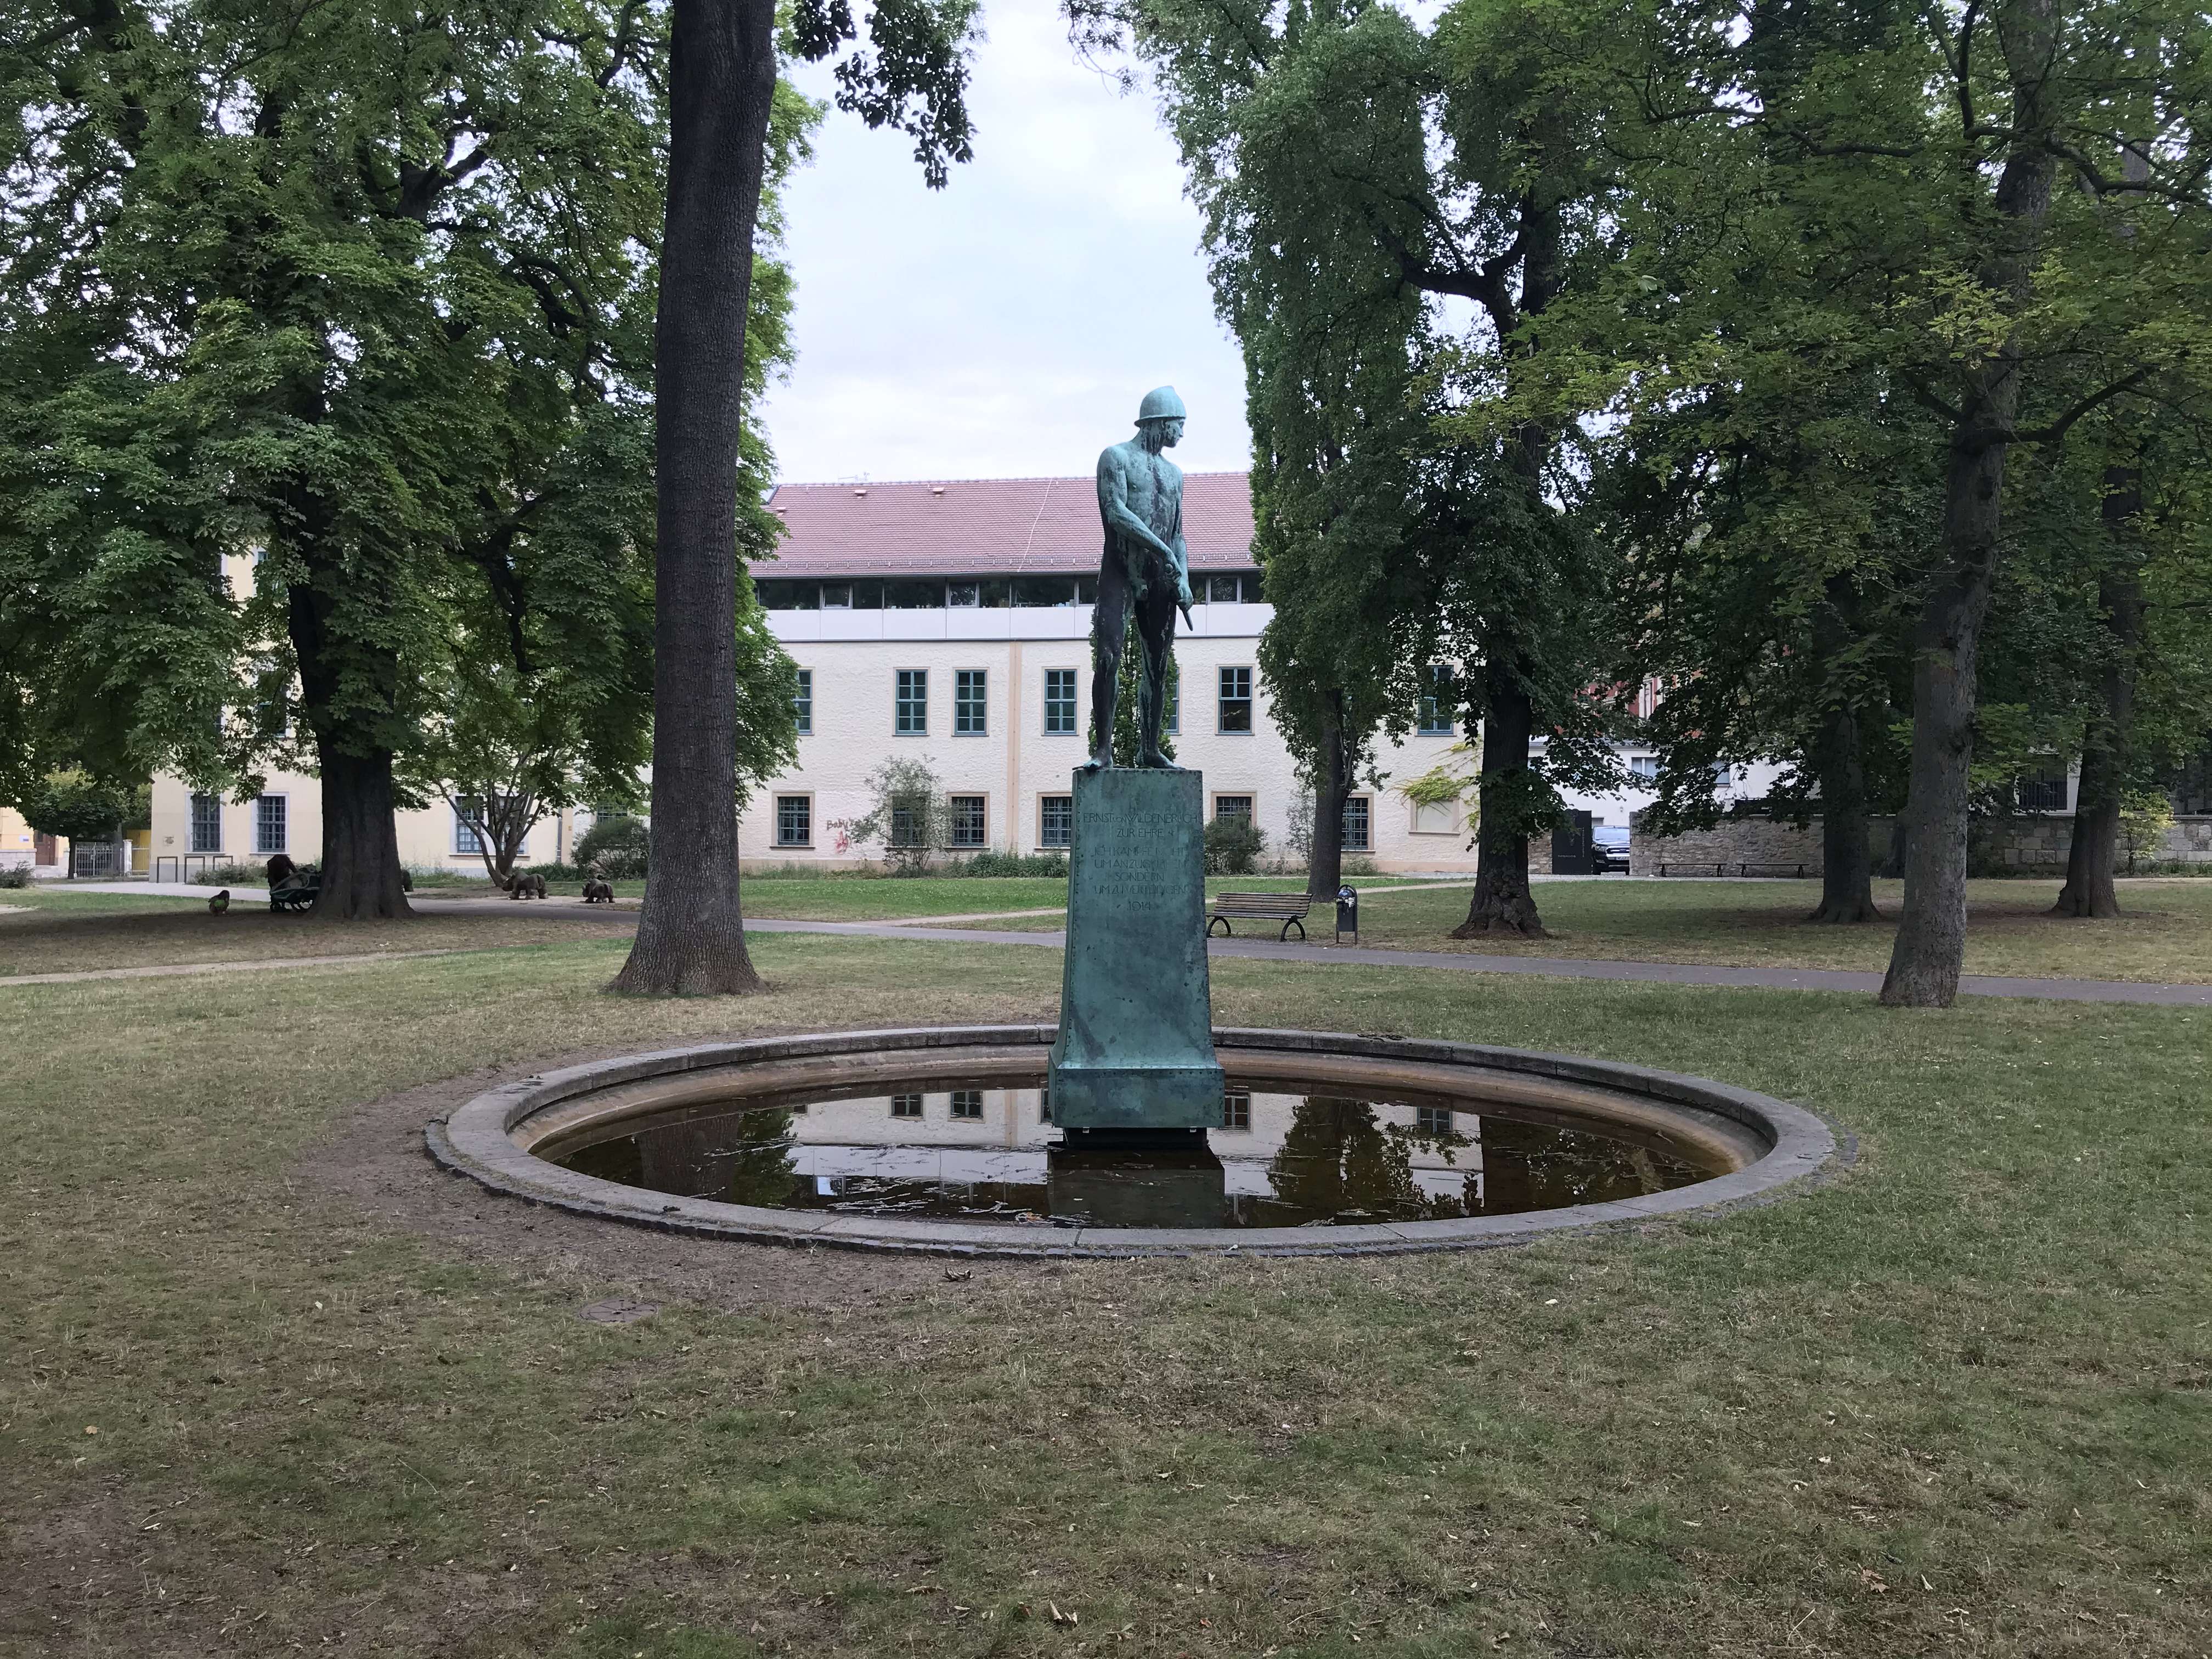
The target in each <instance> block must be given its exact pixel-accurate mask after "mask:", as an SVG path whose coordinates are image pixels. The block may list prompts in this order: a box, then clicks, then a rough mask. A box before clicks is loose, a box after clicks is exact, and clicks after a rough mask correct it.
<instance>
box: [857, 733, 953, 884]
mask: <svg viewBox="0 0 2212 1659" xmlns="http://www.w3.org/2000/svg"><path fill="white" fill-rule="evenodd" d="M867 790H868V795H869V799H870V805H869V807H868V811H866V814H864V815H863V816H862V817H857V818H850V819H841V820H840V821H839V822H837V823H833V824H831V825H830V826H829V827H830V828H831V829H834V830H836V832H837V835H838V836H839V837H840V839H841V841H842V842H846V843H849V844H853V845H857V846H862V847H866V846H872V845H876V844H880V845H881V846H882V848H883V849H884V862H885V863H886V864H888V865H890V867H891V869H892V871H893V872H894V873H896V874H898V875H902V876H919V875H924V874H927V872H928V870H929V864H930V860H931V859H932V858H933V857H934V856H935V855H936V853H937V850H938V849H939V848H941V847H943V846H944V845H945V829H946V825H947V824H948V823H949V822H950V821H951V820H950V808H949V807H948V806H947V805H946V802H945V791H944V788H943V787H942V786H941V785H940V783H939V781H938V776H937V771H936V769H935V768H934V767H933V766H931V765H930V763H928V762H927V761H926V760H924V759H922V758H921V757H919V756H907V755H893V756H891V757H890V758H889V759H887V760H885V761H884V763H883V764H882V765H880V766H878V767H877V768H876V769H875V770H874V771H872V772H871V773H870V774H869V775H868V778H867Z"/></svg>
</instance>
